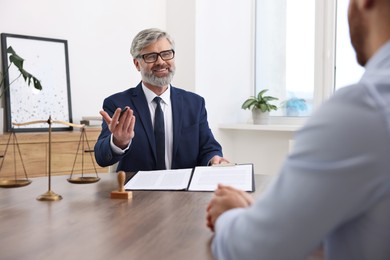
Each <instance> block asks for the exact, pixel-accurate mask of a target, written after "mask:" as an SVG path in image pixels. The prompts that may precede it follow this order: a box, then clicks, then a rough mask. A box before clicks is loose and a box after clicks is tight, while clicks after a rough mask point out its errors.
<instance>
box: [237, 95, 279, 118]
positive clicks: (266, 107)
mask: <svg viewBox="0 0 390 260" xmlns="http://www.w3.org/2000/svg"><path fill="white" fill-rule="evenodd" d="M267 91H268V89H263V90H261V91H260V92H259V93H258V94H257V96H252V97H250V98H248V99H247V100H245V102H244V103H243V104H242V106H241V108H242V109H252V117H253V123H255V124H263V123H267V122H268V117H269V112H271V111H272V110H278V107H277V106H276V105H273V104H271V103H270V102H271V101H274V100H278V98H276V97H272V96H264V94H265V93H266V92H267Z"/></svg>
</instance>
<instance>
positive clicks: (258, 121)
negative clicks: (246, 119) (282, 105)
mask: <svg viewBox="0 0 390 260" xmlns="http://www.w3.org/2000/svg"><path fill="white" fill-rule="evenodd" d="M252 118H253V123H254V124H255V125H265V124H268V119H269V112H261V110H259V109H253V110H252Z"/></svg>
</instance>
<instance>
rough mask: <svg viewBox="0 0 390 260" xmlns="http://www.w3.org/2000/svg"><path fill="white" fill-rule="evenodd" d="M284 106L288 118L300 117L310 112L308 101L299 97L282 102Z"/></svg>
mask: <svg viewBox="0 0 390 260" xmlns="http://www.w3.org/2000/svg"><path fill="white" fill-rule="evenodd" d="M282 106H283V107H284V108H285V110H286V115H287V116H300V115H301V113H303V112H306V111H307V110H308V105H307V103H306V100H305V99H303V98H297V97H292V98H290V99H288V100H286V101H284V102H282Z"/></svg>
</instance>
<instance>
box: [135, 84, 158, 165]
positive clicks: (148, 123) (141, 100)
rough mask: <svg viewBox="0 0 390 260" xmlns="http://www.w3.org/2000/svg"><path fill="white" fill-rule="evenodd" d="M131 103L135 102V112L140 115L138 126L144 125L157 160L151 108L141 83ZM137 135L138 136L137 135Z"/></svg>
mask: <svg viewBox="0 0 390 260" xmlns="http://www.w3.org/2000/svg"><path fill="white" fill-rule="evenodd" d="M131 101H132V102H133V104H134V108H135V111H136V112H137V114H138V117H137V119H136V120H137V121H136V124H142V127H143V128H144V131H145V133H146V135H147V137H148V140H149V145H150V148H151V149H152V151H153V154H154V156H155V159H156V147H155V145H154V143H155V140H154V133H153V126H152V120H151V118H150V111H149V106H148V104H147V101H146V97H145V94H144V92H143V91H142V85H141V83H140V84H138V86H137V87H136V88H135V89H134V92H133V93H132V95H131ZM135 135H136V136H137V133H135Z"/></svg>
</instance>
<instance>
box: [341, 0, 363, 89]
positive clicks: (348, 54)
mask: <svg viewBox="0 0 390 260" xmlns="http://www.w3.org/2000/svg"><path fill="white" fill-rule="evenodd" d="M348 2H349V1H337V27H336V72H335V89H336V90H337V89H339V88H342V87H345V86H347V85H350V84H353V83H356V82H357V81H359V79H360V78H361V76H362V74H363V72H364V68H363V67H361V66H360V65H359V64H358V63H357V60H356V56H355V51H354V50H353V47H352V45H351V41H350V39H349V27H348Z"/></svg>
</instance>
